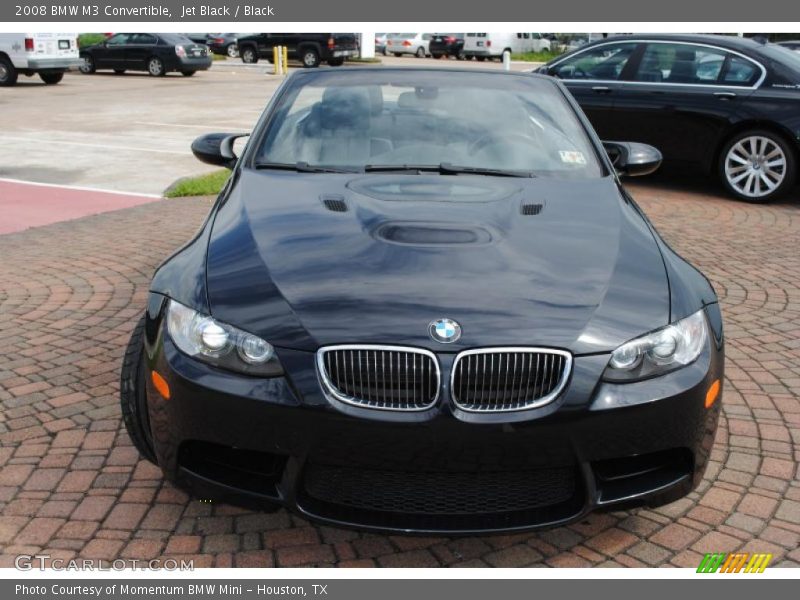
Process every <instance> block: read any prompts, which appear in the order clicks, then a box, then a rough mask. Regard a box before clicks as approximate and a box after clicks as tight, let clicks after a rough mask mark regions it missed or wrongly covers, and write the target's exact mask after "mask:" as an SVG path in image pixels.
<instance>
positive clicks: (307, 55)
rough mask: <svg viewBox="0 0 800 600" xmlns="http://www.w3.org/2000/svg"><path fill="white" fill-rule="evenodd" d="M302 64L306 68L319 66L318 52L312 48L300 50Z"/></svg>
mask: <svg viewBox="0 0 800 600" xmlns="http://www.w3.org/2000/svg"><path fill="white" fill-rule="evenodd" d="M302 61H303V66H304V67H305V68H306V69H314V68H316V67H318V66H319V52H317V51H316V50H315V49H314V48H306V49H305V50H303V51H302Z"/></svg>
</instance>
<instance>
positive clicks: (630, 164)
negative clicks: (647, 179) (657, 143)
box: [603, 142, 662, 177]
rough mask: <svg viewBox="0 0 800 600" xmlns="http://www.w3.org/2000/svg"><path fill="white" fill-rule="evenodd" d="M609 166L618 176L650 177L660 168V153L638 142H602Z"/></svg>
mask: <svg viewBox="0 0 800 600" xmlns="http://www.w3.org/2000/svg"><path fill="white" fill-rule="evenodd" d="M603 148H605V150H606V153H608V157H609V158H610V159H611V164H613V165H614V168H615V169H616V170H617V174H618V175H621V176H622V175H626V176H628V177H640V176H642V175H650V174H651V173H654V172H655V171H657V170H658V167H660V166H661V159H662V156H661V152H659V151H658V150H657V149H656V148H653V146H648V145H647V144H640V143H638V142H603Z"/></svg>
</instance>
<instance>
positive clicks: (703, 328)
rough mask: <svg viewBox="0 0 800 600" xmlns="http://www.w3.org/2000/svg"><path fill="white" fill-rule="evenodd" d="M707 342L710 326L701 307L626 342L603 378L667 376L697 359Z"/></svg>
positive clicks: (638, 378)
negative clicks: (678, 319)
mask: <svg viewBox="0 0 800 600" xmlns="http://www.w3.org/2000/svg"><path fill="white" fill-rule="evenodd" d="M707 344H708V325H707V323H706V317H705V313H704V311H703V310H702V309H701V310H698V311H697V312H696V313H694V314H693V315H690V316H688V317H686V318H685V319H681V320H680V321H677V322H675V323H672V324H671V325H667V326H666V327H662V328H661V329H658V330H657V331H654V332H652V333H648V334H647V335H643V336H642V337H639V338H636V339H635V340H631V341H630V342H625V343H624V344H622V345H621V346H620V347H619V348H617V349H616V350H614V352H612V353H611V360H609V361H608V366H607V367H606V370H605V373H604V374H603V379H605V380H606V381H617V382H625V381H638V380H640V379H647V378H649V377H656V376H658V375H663V374H665V373H668V372H669V371H674V370H675V369H678V368H680V367H682V366H684V365H688V364H689V363H691V362H694V360H695V359H697V357H698V356H700V353H701V352H702V351H703V348H705V347H706V345H707Z"/></svg>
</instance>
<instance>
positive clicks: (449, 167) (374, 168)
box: [364, 162, 536, 177]
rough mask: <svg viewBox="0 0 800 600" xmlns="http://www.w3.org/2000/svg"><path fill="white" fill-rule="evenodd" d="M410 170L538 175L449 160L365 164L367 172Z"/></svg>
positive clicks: (450, 173)
mask: <svg viewBox="0 0 800 600" xmlns="http://www.w3.org/2000/svg"><path fill="white" fill-rule="evenodd" d="M408 171H411V172H415V173H422V172H425V171H430V172H433V173H439V174H441V175H458V174H460V173H466V174H468V175H488V176H493V177H536V175H534V174H533V173H531V172H530V171H516V170H511V169H490V168H484V167H464V166H458V165H454V164H452V163H448V162H443V163H440V164H438V165H365V166H364V172H365V173H375V172H387V173H389V172H391V173H402V172H408Z"/></svg>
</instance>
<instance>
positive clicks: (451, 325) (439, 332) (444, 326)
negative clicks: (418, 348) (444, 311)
mask: <svg viewBox="0 0 800 600" xmlns="http://www.w3.org/2000/svg"><path fill="white" fill-rule="evenodd" d="M428 333H430V335H431V337H432V338H433V339H434V340H435V341H437V342H441V343H442V344H451V343H453V342H455V341H456V340H458V338H460V337H461V325H459V324H458V323H456V322H455V321H453V320H452V319H436V320H435V321H431V324H430V325H428Z"/></svg>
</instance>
